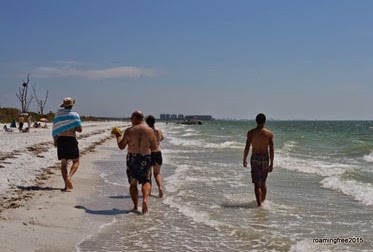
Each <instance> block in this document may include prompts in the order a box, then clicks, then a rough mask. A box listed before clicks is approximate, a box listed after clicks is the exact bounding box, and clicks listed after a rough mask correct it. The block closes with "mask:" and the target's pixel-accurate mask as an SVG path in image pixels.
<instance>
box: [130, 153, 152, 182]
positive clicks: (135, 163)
mask: <svg viewBox="0 0 373 252" xmlns="http://www.w3.org/2000/svg"><path fill="white" fill-rule="evenodd" d="M151 167H152V159H151V156H150V155H141V154H137V153H128V154H127V171H126V173H127V178H128V183H130V184H131V182H132V180H134V179H136V180H137V181H138V182H139V183H140V184H145V183H150V182H151V178H152V177H151V176H152V173H151Z"/></svg>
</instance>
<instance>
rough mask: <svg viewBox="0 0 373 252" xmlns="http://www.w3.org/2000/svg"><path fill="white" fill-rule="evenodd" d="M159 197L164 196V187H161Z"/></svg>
mask: <svg viewBox="0 0 373 252" xmlns="http://www.w3.org/2000/svg"><path fill="white" fill-rule="evenodd" d="M159 198H163V189H162V188H159Z"/></svg>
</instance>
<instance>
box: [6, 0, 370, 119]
mask: <svg viewBox="0 0 373 252" xmlns="http://www.w3.org/2000/svg"><path fill="white" fill-rule="evenodd" d="M0 6H1V7H0V31H1V36H0V106H1V107H20V103H19V101H18V99H17V97H16V93H17V92H18V87H19V86H20V85H21V84H22V82H23V81H24V80H26V77H27V74H28V73H30V80H31V81H30V83H31V84H33V85H34V86H36V90H37V92H38V94H39V96H43V95H44V94H45V92H46V90H48V91H49V99H48V103H47V106H46V110H47V111H55V110H56V109H57V108H58V105H59V104H60V103H61V101H62V99H63V98H64V97H66V96H71V97H73V98H76V102H77V103H76V107H75V109H76V110H77V111H78V112H79V113H80V114H82V115H93V116H118V117H126V116H129V115H130V113H131V112H132V111H134V110H137V109H140V110H142V111H143V112H144V113H145V114H153V115H156V116H159V114H160V113H176V114H179V113H182V114H211V115H213V116H214V117H216V118H236V119H250V118H254V117H255V115H256V114H257V113H258V112H264V113H265V114H267V116H268V117H269V118H274V119H311V120H314V119H318V120H323V119H339V120H341V119H362V120H367V119H373V113H372V105H373V104H372V103H373V99H372V97H373V50H372V45H373V29H372V27H373V15H372V13H373V1H368V0H367V1H360V0H358V1H343V0H324V1H319V0H314V1H302V0H298V1H296V0H294V1H286V0H283V1H239V0H234V1H228V0H227V1H219V0H215V1H210V0H204V1H200V0H188V1H177V0H175V1H171V0H169V1H161V0H160V1H124V0H123V1H119V0H109V1H103V0H102V1H97V0H85V1H82V0H65V1H57V0H45V1H41V0H40V1H38V0H34V1H26V0H24V1H21V0H16V1H12V0H0ZM36 107H37V106H36V103H32V104H31V106H30V110H33V111H36V110H37V108H36Z"/></svg>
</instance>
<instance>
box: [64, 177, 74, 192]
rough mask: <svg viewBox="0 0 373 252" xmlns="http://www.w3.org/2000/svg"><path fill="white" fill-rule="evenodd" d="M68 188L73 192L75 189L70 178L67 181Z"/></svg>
mask: <svg viewBox="0 0 373 252" xmlns="http://www.w3.org/2000/svg"><path fill="white" fill-rule="evenodd" d="M66 186H67V188H68V189H69V190H71V189H73V188H74V187H73V183H72V181H71V178H68V179H67V180H66Z"/></svg>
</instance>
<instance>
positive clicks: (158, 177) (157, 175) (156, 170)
mask: <svg viewBox="0 0 373 252" xmlns="http://www.w3.org/2000/svg"><path fill="white" fill-rule="evenodd" d="M153 172H154V178H155V182H156V183H157V186H158V191H159V198H162V197H163V189H162V177H161V166H160V165H157V164H155V165H154V166H153Z"/></svg>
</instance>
